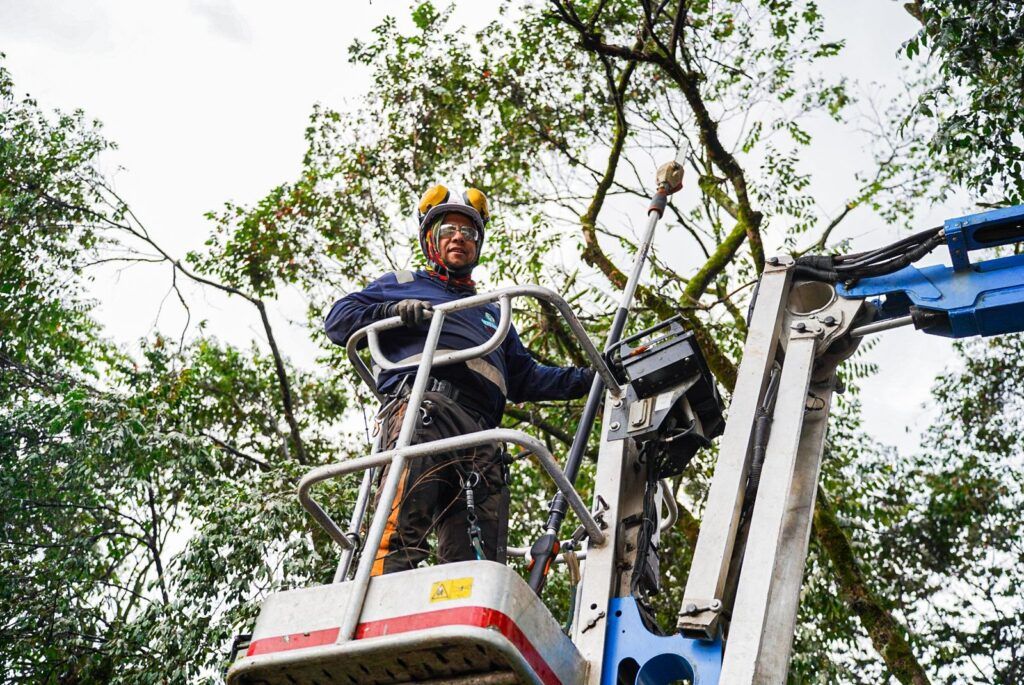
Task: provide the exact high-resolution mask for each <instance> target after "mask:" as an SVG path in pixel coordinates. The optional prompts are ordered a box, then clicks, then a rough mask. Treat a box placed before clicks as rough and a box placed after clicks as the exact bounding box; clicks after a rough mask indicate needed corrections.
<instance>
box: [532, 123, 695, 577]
mask: <svg viewBox="0 0 1024 685" xmlns="http://www.w3.org/2000/svg"><path fill="white" fill-rule="evenodd" d="M688 151H689V145H688V144H686V142H685V141H684V143H683V145H682V146H681V147H680V148H679V151H678V153H677V154H676V158H675V160H674V161H672V162H668V163H667V164H663V165H662V166H661V167H659V168H658V172H657V177H656V180H657V183H658V188H657V190H656V191H655V193H654V197H653V198H651V204H650V207H648V209H647V215H648V220H647V229H646V230H645V231H644V237H643V240H642V241H641V243H640V246H639V249H638V250H637V253H636V258H635V259H634V260H633V270H632V272H631V273H630V274H629V280H627V281H626V287H625V288H624V289H623V291H622V301H621V303H620V304H619V308H618V309H617V310H616V312H615V318H614V319H613V320H612V327H611V331H609V333H608V342H607V344H606V345H605V350H608V349H609V348H611V347H612V346H613V345H615V343H617V342H619V339H620V338H621V337H622V331H623V329H624V328H625V327H626V319H628V318H629V309H630V306H631V305H632V303H633V298H634V296H635V295H636V286H637V284H638V283H639V282H640V274H641V272H642V271H643V267H644V263H645V262H646V261H647V252H648V251H649V250H650V248H651V243H652V242H653V241H654V227H655V226H656V225H657V224H658V220H659V219H660V218H661V217H662V215H663V214H664V213H665V205H666V204H668V196H669V195H671V194H672V193H675V192H676V191H678V190H679V189H680V188H682V187H683V162H684V161H685V159H686V154H687V152H688ZM604 389H605V385H604V381H603V380H602V379H601V377H600V376H594V383H593V385H591V386H590V394H589V395H588V396H587V403H586V405H584V407H583V414H582V415H581V416H580V423H579V425H578V426H577V427H576V435H575V436H574V437H573V441H572V446H571V447H570V448H569V456H568V457H567V458H566V460H565V469H564V472H565V476H566V478H567V479H568V480H569V482H570V483H573V484H575V483H576V478H577V476H578V475H579V471H580V465H581V464H582V463H583V454H584V453H585V452H586V450H587V442H588V441H589V439H590V432H591V431H592V430H593V428H594V421H595V419H596V418H597V410H598V408H599V407H600V405H601V399H602V395H603V394H604ZM567 510H568V506H567V502H566V499H565V496H564V495H562V493H561V492H559V493H558V494H556V495H555V497H554V499H552V500H551V506H550V508H549V509H548V520H547V523H546V524H545V526H544V534H543V535H541V536H540V537H539V538H538V539H537V541H536V542H534V543H533V547H531V548H530V556H531V558H532V561H531V562H530V587H531V588H533V590H534V592H536V593H537V594H540V593H541V591H542V589H543V588H544V583H545V581H546V580H547V575H548V571H549V570H550V569H551V563H552V562H553V561H554V559H555V557H556V556H557V555H558V552H559V547H560V545H561V543H560V542H559V540H558V531H559V529H560V528H561V527H562V521H563V520H565V515H566V512H567Z"/></svg>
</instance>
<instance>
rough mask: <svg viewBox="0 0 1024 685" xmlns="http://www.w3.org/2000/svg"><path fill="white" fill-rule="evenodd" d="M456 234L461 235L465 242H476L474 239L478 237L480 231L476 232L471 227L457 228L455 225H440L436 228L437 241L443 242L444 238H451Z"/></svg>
mask: <svg viewBox="0 0 1024 685" xmlns="http://www.w3.org/2000/svg"><path fill="white" fill-rule="evenodd" d="M456 233H461V234H462V237H464V238H465V239H466V240H472V241H473V242H476V239H477V238H478V237H480V231H478V230H476V228H475V227H473V226H459V225H457V224H441V225H440V226H438V227H437V239H438V240H444V239H445V238H452V237H454V236H455V234H456Z"/></svg>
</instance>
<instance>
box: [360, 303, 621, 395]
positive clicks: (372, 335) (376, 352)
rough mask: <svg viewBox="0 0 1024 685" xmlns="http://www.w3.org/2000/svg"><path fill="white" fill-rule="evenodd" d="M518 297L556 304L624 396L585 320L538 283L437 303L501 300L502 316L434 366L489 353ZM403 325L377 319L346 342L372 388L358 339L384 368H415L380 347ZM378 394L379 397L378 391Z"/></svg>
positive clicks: (441, 308) (448, 308)
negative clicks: (491, 329) (490, 330)
mask: <svg viewBox="0 0 1024 685" xmlns="http://www.w3.org/2000/svg"><path fill="white" fill-rule="evenodd" d="M634 287H635V284H634ZM515 297H534V298H536V299H538V300H543V301H544V302H547V303H549V304H551V305H552V306H554V307H555V309H557V310H558V312H559V313H560V314H561V315H562V317H563V318H564V319H565V321H566V323H567V324H568V325H569V329H570V330H571V331H572V333H573V335H575V336H576V338H577V339H578V340H579V342H580V345H581V346H582V348H583V352H584V353H585V354H586V355H587V358H588V360H589V361H590V363H591V364H592V365H593V367H594V369H595V371H596V372H597V374H598V375H599V376H601V380H603V381H604V383H605V385H606V386H607V388H608V390H609V391H610V392H611V393H612V394H613V395H614V396H616V397H619V396H621V394H622V388H620V387H619V384H618V383H617V382H616V380H615V377H614V376H613V375H612V372H611V369H609V368H608V365H607V364H605V361H604V358H603V357H602V356H601V353H600V352H599V351H598V349H597V347H596V346H595V345H594V343H593V341H591V340H590V337H589V336H588V335H587V332H586V329H585V328H583V324H581V323H580V321H579V319H578V318H577V317H576V315H575V314H574V313H573V311H572V308H571V307H570V306H569V304H568V303H567V302H566V301H565V300H564V299H562V298H561V297H559V296H558V295H557V294H556V293H554V292H553V291H551V290H549V289H548V288H544V287H541V286H537V285H525V286H510V287H507V288H501V289H499V290H495V291H493V292H490V293H482V294H480V295H473V296H471V297H466V298H463V299H461V300H454V301H452V302H445V303H444V304H439V305H437V306H436V307H434V310H433V311H434V312H435V313H436V312H454V311H459V310H462V309H470V308H472V307H479V306H480V305H483V304H489V303H491V302H495V301H498V302H499V304H500V307H501V320H500V321H499V322H498V330H497V331H496V332H495V334H494V335H492V336H491V337H490V338H488V340H487V341H486V342H485V343H483V344H481V345H476V346H475V347H470V348H467V349H464V350H456V351H454V352H446V353H444V354H440V355H437V356H436V358H435V360H434V366H443V365H447V364H455V363H458V362H464V361H466V360H468V359H474V358H477V357H483V356H486V355H488V354H490V353H491V352H493V351H494V350H496V349H497V348H498V347H499V346H500V345H501V343H502V341H503V340H504V337H505V335H506V334H507V333H508V330H509V328H511V325H512V318H511V300H512V299H513V298H515ZM402 325H403V324H402V320H401V319H400V318H398V317H397V316H393V317H390V318H387V319H382V320H380V321H375V322H373V323H372V324H370V325H368V326H365V327H363V328H361V329H359V330H358V331H356V332H355V333H353V334H352V336H351V337H350V338H349V341H348V345H347V346H346V349H347V351H348V356H349V359H350V360H351V361H352V364H353V366H355V367H356V372H357V373H358V374H359V377H360V378H362V379H363V381H365V382H366V384H367V385H369V386H370V387H371V388H372V389H375V386H376V383H375V381H374V378H373V374H372V373H370V370H369V369H368V368H367V367H366V364H364V363H363V361H362V360H361V359H360V358H359V356H358V354H357V347H358V345H359V343H360V342H362V340H363V339H364V338H366V340H367V346H368V347H369V349H370V355H371V356H372V357H373V360H374V362H375V363H376V364H378V365H379V366H380V367H381V368H382V369H388V370H392V371H394V370H401V369H412V368H414V367H415V366H416V363H404V364H398V363H395V362H392V361H390V360H388V359H387V358H386V357H385V356H384V354H383V352H382V351H381V349H380V341H379V333H381V332H383V331H387V330H391V329H393V328H398V327H399V326H402ZM499 334H500V335H499ZM378 398H380V396H379V395H378Z"/></svg>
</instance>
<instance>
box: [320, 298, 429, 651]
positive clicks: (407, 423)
mask: <svg viewBox="0 0 1024 685" xmlns="http://www.w3.org/2000/svg"><path fill="white" fill-rule="evenodd" d="M444 316H445V315H444V312H437V313H435V314H434V317H433V319H432V320H431V321H430V330H428V331H427V340H426V342H425V343H424V345H423V358H422V359H420V366H419V369H418V370H417V372H416V380H415V382H413V385H412V391H411V392H410V393H409V400H408V404H407V405H406V408H405V416H404V417H403V418H402V428H401V431H400V432H399V434H398V441H397V442H396V443H395V445H396V447H397V448H398V450H397V452H398V453H397V454H394V457H393V458H392V459H391V466H390V470H389V471H388V476H387V478H386V479H385V481H384V487H383V488H382V490H381V494H380V498H379V500H378V503H377V510H376V511H375V512H373V522H372V523H371V524H370V530H369V532H367V534H366V542H365V544H364V547H363V549H364V552H363V554H362V555H361V556H360V557H359V566H358V567H356V575H355V578H354V579H353V585H352V594H351V596H350V598H349V603H348V606H347V607H346V608H345V615H344V617H343V618H342V621H341V626H340V627H339V630H338V642H347V641H348V640H351V639H352V636H353V634H354V633H355V630H356V626H357V625H358V624H359V615H360V614H361V613H362V611H363V602H364V601H365V600H366V591H367V589H368V588H369V582H370V572H371V571H372V570H373V564H374V561H375V560H376V557H377V550H378V548H379V547H380V541H381V538H383V537H384V528H385V526H386V525H387V520H388V516H390V514H391V507H392V505H393V504H394V501H395V493H396V492H398V482H399V480H401V478H402V476H403V475H404V471H405V457H404V456H403V454H402V453H401V448H403V447H406V446H407V445H408V444H409V443H410V442H412V437H413V432H414V431H415V429H416V421H417V419H418V418H419V412H420V405H421V404H422V403H423V394H424V393H425V392H426V389H427V381H428V380H429V379H430V365H431V364H432V363H433V361H434V351H435V350H436V349H437V343H438V341H439V340H440V339H441V327H442V326H443V325H444ZM394 452H395V450H391V451H390V452H384V453H382V454H381V456H383V455H385V454H392V453H394ZM307 477H308V476H307ZM303 480H305V479H303ZM318 508H319V507H318ZM329 518H330V517H328V520H329ZM332 524H333V522H332ZM335 528H337V526H335Z"/></svg>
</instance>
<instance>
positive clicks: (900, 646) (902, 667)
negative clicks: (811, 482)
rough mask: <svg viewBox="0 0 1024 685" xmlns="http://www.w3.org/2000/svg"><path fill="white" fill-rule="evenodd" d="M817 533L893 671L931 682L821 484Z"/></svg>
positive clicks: (906, 683) (908, 682)
mask: <svg viewBox="0 0 1024 685" xmlns="http://www.w3.org/2000/svg"><path fill="white" fill-rule="evenodd" d="M814 535H815V538H816V539H817V540H818V543H819V544H820V545H821V546H822V548H824V550H825V553H826V554H827V555H828V557H829V560H830V561H831V562H832V570H833V571H834V573H835V579H836V583H837V584H838V585H839V592H840V594H841V595H842V598H843V600H844V601H845V602H846V605H847V606H848V607H849V608H850V610H851V611H852V612H853V613H854V614H856V615H857V617H858V618H859V619H860V622H861V625H863V626H864V630H865V631H866V632H867V634H868V637H869V638H870V639H871V644H873V645H874V647H875V649H876V650H877V651H878V653H879V654H880V655H881V656H882V659H884V660H885V664H886V666H888V667H889V670H890V671H891V672H892V674H893V675H894V676H895V677H896V679H897V680H899V681H900V682H901V683H903V685H928V683H929V681H928V676H927V675H926V674H925V672H924V669H923V668H922V667H921V664H920V663H919V662H918V661H917V657H915V656H914V653H913V652H912V651H911V649H910V644H909V643H908V642H907V639H906V637H905V632H906V631H905V629H904V627H903V626H902V625H900V623H899V621H898V620H897V619H896V617H895V616H893V615H892V613H891V612H889V611H888V610H887V609H886V608H885V607H884V606H883V605H882V602H881V600H880V599H879V598H878V597H877V596H876V595H875V593H874V592H872V590H871V588H870V587H869V586H868V583H867V579H866V578H865V577H864V571H863V570H862V569H861V566H860V563H859V562H858V561H857V557H856V556H855V555H854V552H853V547H852V546H851V545H850V540H849V538H847V537H846V533H844V532H843V529H842V528H841V527H840V526H839V521H838V520H837V519H836V516H835V514H834V513H833V511H832V509H831V506H830V504H829V501H828V497H826V495H825V492H824V490H822V488H821V486H819V487H818V498H817V502H816V504H815V506H814Z"/></svg>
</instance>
